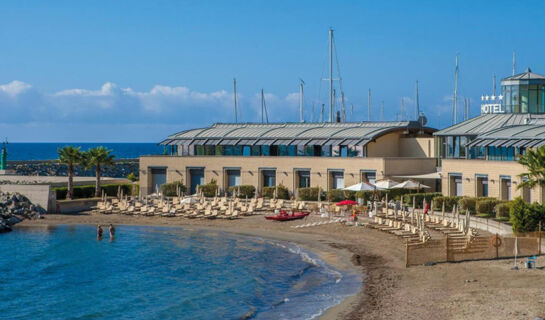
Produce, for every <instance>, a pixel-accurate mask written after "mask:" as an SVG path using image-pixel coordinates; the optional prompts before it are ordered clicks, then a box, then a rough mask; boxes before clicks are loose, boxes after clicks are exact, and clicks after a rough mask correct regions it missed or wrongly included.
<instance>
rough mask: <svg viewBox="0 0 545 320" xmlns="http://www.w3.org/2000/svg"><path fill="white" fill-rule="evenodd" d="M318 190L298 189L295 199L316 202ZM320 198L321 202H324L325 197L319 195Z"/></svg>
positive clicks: (316, 188) (315, 188)
mask: <svg viewBox="0 0 545 320" xmlns="http://www.w3.org/2000/svg"><path fill="white" fill-rule="evenodd" d="M319 190H320V188H318V187H314V188H299V189H298V190H297V198H298V199H299V200H303V201H318V192H319ZM320 198H321V199H322V200H325V197H324V196H323V194H322V195H320Z"/></svg>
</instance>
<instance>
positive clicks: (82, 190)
mask: <svg viewBox="0 0 545 320" xmlns="http://www.w3.org/2000/svg"><path fill="white" fill-rule="evenodd" d="M120 186H121V190H122V191H123V194H124V195H133V194H132V191H133V185H132V184H130V183H122V184H105V185H102V186H101V189H102V190H104V192H105V193H106V195H107V196H109V197H115V196H117V192H118V190H119V187H120ZM53 191H54V192H55V195H56V197H57V200H62V199H66V194H67V193H68V188H67V187H59V188H53ZM135 195H136V194H135ZM94 196H95V186H94V185H85V186H75V187H74V199H82V198H93V197H94Z"/></svg>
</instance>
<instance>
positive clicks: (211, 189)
mask: <svg viewBox="0 0 545 320" xmlns="http://www.w3.org/2000/svg"><path fill="white" fill-rule="evenodd" d="M218 188H219V187H218V184H217V183H216V180H212V181H210V182H209V183H207V184H203V185H199V188H198V192H202V193H203V194H204V196H205V197H209V198H211V197H215V196H216V195H217V194H218Z"/></svg>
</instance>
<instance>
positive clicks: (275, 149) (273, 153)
mask: <svg viewBox="0 0 545 320" xmlns="http://www.w3.org/2000/svg"><path fill="white" fill-rule="evenodd" d="M278 149H279V148H278V146H271V148H270V150H271V151H270V152H271V156H275V157H276V156H278V155H279V153H280V150H278Z"/></svg>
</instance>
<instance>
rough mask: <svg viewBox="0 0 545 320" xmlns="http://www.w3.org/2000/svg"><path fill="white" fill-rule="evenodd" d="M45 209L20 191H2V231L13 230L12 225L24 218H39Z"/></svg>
mask: <svg viewBox="0 0 545 320" xmlns="http://www.w3.org/2000/svg"><path fill="white" fill-rule="evenodd" d="M43 213H45V210H44V209H43V208H42V207H40V206H36V205H34V204H32V202H30V200H28V199H27V198H26V197H25V196H23V195H22V194H20V193H4V192H1V191H0V233H2V232H7V231H11V227H12V226H13V225H14V224H16V223H18V222H20V221H22V220H24V219H39V218H41V217H42V214H43Z"/></svg>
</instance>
